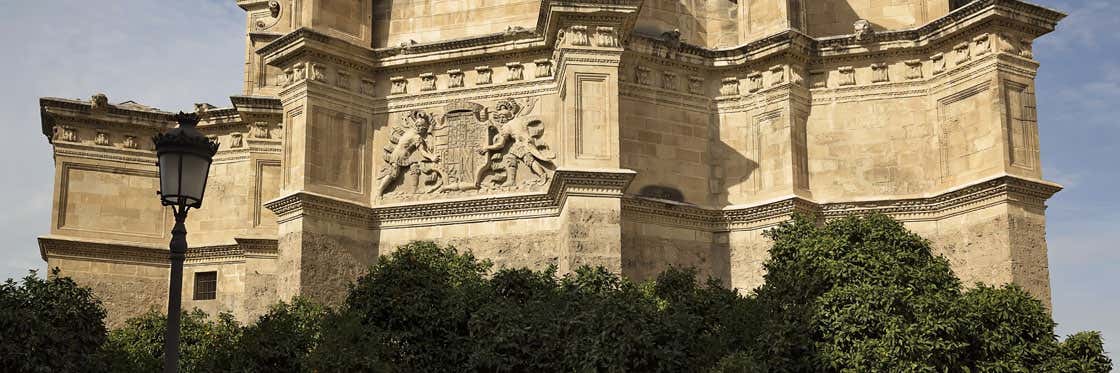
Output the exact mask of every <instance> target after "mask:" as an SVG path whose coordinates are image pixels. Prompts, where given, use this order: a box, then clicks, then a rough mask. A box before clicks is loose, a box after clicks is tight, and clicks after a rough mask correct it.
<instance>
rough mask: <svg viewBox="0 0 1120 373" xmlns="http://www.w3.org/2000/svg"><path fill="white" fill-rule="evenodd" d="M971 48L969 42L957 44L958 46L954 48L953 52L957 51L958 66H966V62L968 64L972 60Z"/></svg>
mask: <svg viewBox="0 0 1120 373" xmlns="http://www.w3.org/2000/svg"><path fill="white" fill-rule="evenodd" d="M971 47H972V46H971V45H970V44H969V43H968V42H963V43H960V44H957V46H955V47H953V50H954V51H956V55H957V61H956V64H957V65H958V66H960V65H963V64H965V62H968V61H969V60H971V59H972V48H971Z"/></svg>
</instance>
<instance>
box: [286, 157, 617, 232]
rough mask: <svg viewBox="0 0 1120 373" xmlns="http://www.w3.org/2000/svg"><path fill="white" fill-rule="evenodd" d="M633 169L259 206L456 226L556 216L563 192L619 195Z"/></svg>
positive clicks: (366, 223) (291, 216)
mask: <svg viewBox="0 0 1120 373" xmlns="http://www.w3.org/2000/svg"><path fill="white" fill-rule="evenodd" d="M635 175H637V172H635V171H632V170H606V169H571V168H561V169H558V170H556V173H555V174H554V175H553V178H552V181H551V183H550V184H549V188H548V191H546V192H543V193H523V194H499V195H491V196H482V197H472V198H460V199H448V200H442V201H430V202H417V203H401V204H393V205H383V206H366V205H362V204H360V203H356V202H352V201H347V200H343V199H338V198H334V197H330V196H325V195H321V194H316V193H311V192H296V193H292V194H289V195H287V196H283V197H280V198H277V199H274V200H272V201H269V202H266V203H265V204H264V205H265V207H266V208H268V209H269V210H272V212H274V213H276V215H277V216H278V217H279V222H280V223H286V222H290V221H293V220H296V219H300V218H302V217H304V216H315V217H323V218H328V219H332V220H337V221H343V222H346V223H349V224H350V225H354V226H359V227H365V228H368V229H377V228H383V227H394V228H395V227H401V226H416V225H444V224H461V223H466V222H475V221H489V220H504V219H514V218H526V217H534V216H556V215H558V214H559V213H560V210H561V209H562V208H563V205H564V201H565V200H566V199H567V197H568V196H591V197H607V198H620V197H622V195H623V193H624V191H625V190H626V188H627V187H628V186H629V185H630V181H631V180H633V179H634V176H635Z"/></svg>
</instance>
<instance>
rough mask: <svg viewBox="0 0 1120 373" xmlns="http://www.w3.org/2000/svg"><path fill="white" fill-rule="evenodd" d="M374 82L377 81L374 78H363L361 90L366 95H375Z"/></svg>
mask: <svg viewBox="0 0 1120 373" xmlns="http://www.w3.org/2000/svg"><path fill="white" fill-rule="evenodd" d="M374 83H376V82H375V81H374V80H373V79H362V85H361V87H360V88H359V92H360V93H361V94H363V95H366V96H373V95H374V87H375V86H374Z"/></svg>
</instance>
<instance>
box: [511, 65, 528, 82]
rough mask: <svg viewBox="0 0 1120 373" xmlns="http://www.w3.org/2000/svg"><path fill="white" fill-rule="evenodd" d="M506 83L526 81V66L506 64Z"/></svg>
mask: <svg viewBox="0 0 1120 373" xmlns="http://www.w3.org/2000/svg"><path fill="white" fill-rule="evenodd" d="M506 71H507V73H508V75H506V81H508V82H515V81H519V80H524V79H525V66H524V65H522V64H521V63H520V62H510V63H507V64H506Z"/></svg>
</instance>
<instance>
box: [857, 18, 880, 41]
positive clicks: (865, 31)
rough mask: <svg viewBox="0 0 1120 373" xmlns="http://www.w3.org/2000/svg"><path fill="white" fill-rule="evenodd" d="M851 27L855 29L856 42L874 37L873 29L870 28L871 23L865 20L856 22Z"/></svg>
mask: <svg viewBox="0 0 1120 373" xmlns="http://www.w3.org/2000/svg"><path fill="white" fill-rule="evenodd" d="M852 26H853V28H854V29H855V37H856V41H865V40H868V39H870V38H871V36H873V35H875V29H873V28H871V22H870V21H868V20H866V19H861V20H858V21H856V22H855V23H854V24H853V25H852Z"/></svg>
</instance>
